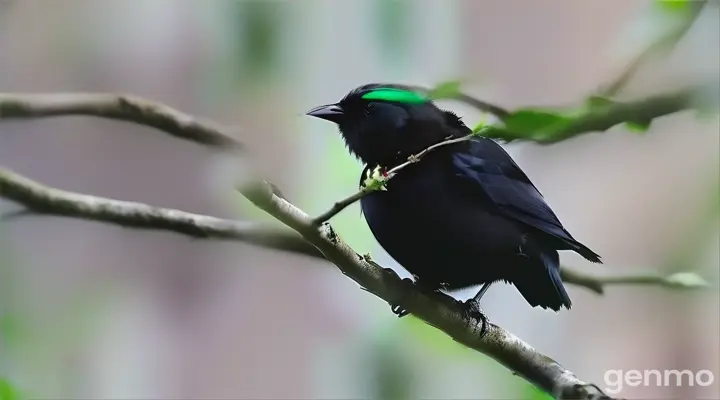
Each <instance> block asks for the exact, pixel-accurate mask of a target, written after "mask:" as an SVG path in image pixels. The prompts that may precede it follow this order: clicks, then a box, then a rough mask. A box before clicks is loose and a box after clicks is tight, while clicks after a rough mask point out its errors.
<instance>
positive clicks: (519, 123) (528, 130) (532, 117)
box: [503, 108, 572, 138]
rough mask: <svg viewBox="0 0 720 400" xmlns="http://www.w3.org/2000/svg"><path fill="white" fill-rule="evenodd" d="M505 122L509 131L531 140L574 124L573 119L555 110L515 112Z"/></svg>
mask: <svg viewBox="0 0 720 400" xmlns="http://www.w3.org/2000/svg"><path fill="white" fill-rule="evenodd" d="M503 122H504V123H505V127H506V128H507V130H508V131H511V132H513V133H515V134H518V135H523V136H525V137H528V138H531V137H537V136H538V133H540V134H542V133H543V132H545V133H547V132H551V131H554V130H557V129H559V128H560V127H562V126H564V125H566V124H568V123H570V122H572V117H570V116H568V115H565V114H563V113H561V112H558V111H553V110H541V109H531V108H526V109H520V110H517V111H514V112H513V113H511V114H510V115H509V116H507V117H506V118H505V119H504V120H503Z"/></svg>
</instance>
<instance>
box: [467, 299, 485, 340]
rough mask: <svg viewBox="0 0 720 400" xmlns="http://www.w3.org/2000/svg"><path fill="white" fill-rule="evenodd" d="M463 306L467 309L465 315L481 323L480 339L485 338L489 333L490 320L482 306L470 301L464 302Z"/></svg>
mask: <svg viewBox="0 0 720 400" xmlns="http://www.w3.org/2000/svg"><path fill="white" fill-rule="evenodd" d="M462 305H463V306H464V308H465V315H466V316H467V317H469V318H472V319H474V320H476V321H478V322H479V323H480V337H483V336H485V334H487V331H488V318H487V316H486V315H485V313H483V311H482V308H480V304H478V302H477V301H475V300H473V299H470V300H467V301H464V302H462Z"/></svg>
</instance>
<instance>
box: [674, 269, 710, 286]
mask: <svg viewBox="0 0 720 400" xmlns="http://www.w3.org/2000/svg"><path fill="white" fill-rule="evenodd" d="M665 286H670V287H674V288H681V289H697V288H704V287H708V286H710V284H709V283H708V281H706V280H705V279H704V278H703V277H702V276H700V275H698V274H696V273H694V272H676V273H674V274H672V275H669V276H668V277H666V278H665Z"/></svg>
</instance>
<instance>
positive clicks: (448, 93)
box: [428, 80, 460, 100]
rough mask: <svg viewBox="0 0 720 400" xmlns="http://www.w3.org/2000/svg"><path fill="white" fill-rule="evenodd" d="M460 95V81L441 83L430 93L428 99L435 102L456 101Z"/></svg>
mask: <svg viewBox="0 0 720 400" xmlns="http://www.w3.org/2000/svg"><path fill="white" fill-rule="evenodd" d="M459 95H460V81H459V80H454V81H445V82H440V83H438V84H437V85H435V87H433V88H432V89H430V91H429V92H428V97H429V98H431V99H433V100H440V99H454V98H456V97H458V96H459Z"/></svg>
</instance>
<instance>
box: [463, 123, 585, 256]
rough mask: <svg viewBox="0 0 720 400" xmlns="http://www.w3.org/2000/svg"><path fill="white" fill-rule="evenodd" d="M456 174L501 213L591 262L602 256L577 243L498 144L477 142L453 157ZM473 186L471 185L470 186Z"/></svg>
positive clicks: (476, 140) (484, 139)
mask: <svg viewBox="0 0 720 400" xmlns="http://www.w3.org/2000/svg"><path fill="white" fill-rule="evenodd" d="M452 164H453V172H454V173H455V175H456V176H458V177H460V178H461V179H462V180H463V181H464V182H465V183H466V185H464V186H465V187H466V188H469V189H470V190H472V191H473V192H474V193H476V194H479V195H480V196H483V197H484V200H485V201H489V202H490V203H491V204H494V205H495V206H496V207H497V209H498V212H500V213H501V214H502V215H505V216H506V217H508V218H511V219H513V220H516V221H518V222H521V223H523V224H526V225H528V226H530V227H532V228H535V229H537V230H539V231H542V232H544V233H546V234H548V235H550V236H551V237H553V238H555V239H557V240H559V241H560V242H562V243H564V244H565V245H566V246H568V248H569V249H572V250H575V251H577V252H578V253H580V254H581V255H583V256H584V257H586V258H588V259H589V260H592V261H595V259H597V261H599V256H598V255H597V254H595V253H594V252H592V251H591V250H590V249H588V248H587V247H585V246H584V245H582V244H581V243H579V242H577V241H576V240H575V239H574V238H573V237H572V235H570V233H569V232H568V231H566V230H565V228H563V226H562V223H560V220H559V219H558V217H557V216H556V215H555V213H554V212H553V211H552V209H550V206H548V205H547V203H546V202H545V199H544V198H543V196H542V194H540V191H539V190H538V189H537V188H536V187H535V185H533V183H532V182H530V179H529V178H528V177H527V175H525V173H524V172H523V171H522V170H521V169H520V167H519V166H518V165H517V164H516V163H515V161H513V159H512V158H511V157H510V155H509V154H507V152H505V150H504V149H503V148H502V147H501V146H500V145H499V144H497V143H496V142H495V141H493V140H491V139H486V138H480V137H479V138H476V139H473V140H471V141H469V143H468V146H467V147H466V150H464V151H460V152H456V153H454V154H453V156H452ZM468 184H469V185H468Z"/></svg>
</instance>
